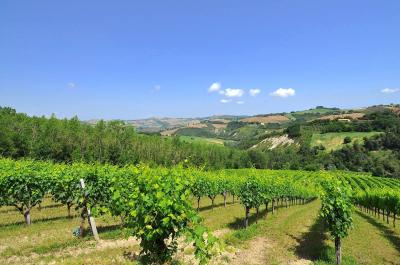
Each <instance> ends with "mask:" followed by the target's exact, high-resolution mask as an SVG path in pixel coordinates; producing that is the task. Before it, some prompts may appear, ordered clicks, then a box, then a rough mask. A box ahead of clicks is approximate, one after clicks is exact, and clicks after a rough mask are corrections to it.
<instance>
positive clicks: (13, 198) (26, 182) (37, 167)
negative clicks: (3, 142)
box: [0, 159, 51, 225]
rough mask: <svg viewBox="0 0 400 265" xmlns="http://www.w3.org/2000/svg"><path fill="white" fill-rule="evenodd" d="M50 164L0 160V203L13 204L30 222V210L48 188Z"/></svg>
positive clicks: (39, 201) (28, 222)
mask: <svg viewBox="0 0 400 265" xmlns="http://www.w3.org/2000/svg"><path fill="white" fill-rule="evenodd" d="M49 170H50V164H49V163H45V162H34V161H29V160H25V161H12V160H9V159H1V160H0V194H1V198H0V204H2V205H9V206H14V207H15V208H17V209H18V211H19V212H20V213H21V214H23V215H24V217H25V221H26V223H27V224H28V225H30V224H31V220H30V210H31V209H32V208H33V207H34V206H36V205H37V204H40V203H41V202H42V200H43V198H44V196H45V195H46V193H48V191H49V189H50V185H51V180H50V179H49V178H48V172H49Z"/></svg>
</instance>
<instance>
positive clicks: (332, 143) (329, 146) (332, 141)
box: [311, 132, 379, 151]
mask: <svg viewBox="0 0 400 265" xmlns="http://www.w3.org/2000/svg"><path fill="white" fill-rule="evenodd" d="M377 134H379V132H338V133H321V134H313V136H312V138H311V146H318V145H323V146H325V148H326V150H328V151H331V150H335V149H339V148H341V147H343V140H344V138H345V137H347V136H348V137H350V138H351V140H352V143H353V142H354V141H359V142H360V144H361V143H363V138H364V137H371V136H374V135H377Z"/></svg>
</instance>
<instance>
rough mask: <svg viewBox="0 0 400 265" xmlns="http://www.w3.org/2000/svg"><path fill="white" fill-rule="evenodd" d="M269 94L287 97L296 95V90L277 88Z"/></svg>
mask: <svg viewBox="0 0 400 265" xmlns="http://www.w3.org/2000/svg"><path fill="white" fill-rule="evenodd" d="M270 95H271V96H275V97H281V98H287V97H291V96H294V95H296V91H295V90H294V89H293V88H278V89H277V90H275V91H274V92H272V93H271V94H270Z"/></svg>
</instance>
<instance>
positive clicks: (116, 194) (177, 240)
mask: <svg viewBox="0 0 400 265" xmlns="http://www.w3.org/2000/svg"><path fill="white" fill-rule="evenodd" d="M82 183H84V185H82ZM399 190H400V181H398V180H395V179H389V178H377V177H372V176H370V175H368V174H361V173H352V172H341V171H332V172H330V171H320V172H307V171H290V170H256V169H237V170H233V169H226V170H218V171H204V170H201V169H195V168H190V167H186V166H185V165H182V166H179V167H173V168H161V167H160V168H150V167H148V166H146V165H139V166H125V167H118V166H111V165H100V164H94V165H91V164H84V163H74V164H68V165H67V164H55V163H51V162H38V161H32V160H11V159H0V194H1V197H0V206H2V208H0V212H1V215H3V216H5V215H7V214H12V215H13V218H14V217H15V220H14V222H13V223H4V221H6V220H8V219H9V217H7V218H5V219H3V218H1V219H0V226H2V227H3V228H4V229H3V230H4V231H2V232H0V238H2V242H1V243H0V258H1V259H0V261H1V260H3V262H4V263H13V262H15V260H14V259H15V257H16V256H20V255H22V256H24V253H19V252H18V251H17V250H15V249H13V247H9V246H8V245H7V242H6V241H4V242H3V239H4V238H5V237H11V236H12V234H13V232H15V230H18V229H21V227H22V229H23V231H28V230H30V229H31V230H34V229H35V228H34V227H35V226H39V227H40V229H41V230H40V231H43V230H45V229H46V219H43V218H42V219H40V218H37V217H36V216H35V214H37V215H38V216H43V215H44V214H45V212H46V211H50V210H52V209H53V208H57V209H64V208H65V215H64V216H65V217H64V218H66V220H67V221H68V223H70V225H73V224H74V225H75V226H74V229H72V230H73V231H70V232H69V233H68V232H67V233H66V234H67V236H66V237H67V238H69V240H70V239H71V238H72V239H73V242H74V243H73V245H77V246H80V245H81V244H84V243H85V242H87V241H88V240H89V241H91V242H92V240H93V236H94V237H95V238H96V234H97V231H96V230H97V229H95V226H94V227H93V224H92V223H90V224H91V225H90V226H88V225H87V220H88V219H90V220H92V219H93V218H95V219H96V221H99V226H98V228H99V234H100V242H102V240H104V239H109V238H110V237H111V238H115V237H116V238H119V237H122V238H123V237H124V236H125V237H127V238H131V240H134V242H133V241H132V242H131V241H129V239H128V240H127V241H126V242H131V245H127V246H126V248H127V249H130V250H131V251H132V249H133V250H136V252H137V254H135V255H133V256H132V257H131V259H125V260H124V261H123V262H120V263H125V262H128V261H129V260H133V261H134V262H141V263H144V264H153V263H154V264H163V263H170V262H172V261H174V262H175V261H176V260H179V257H180V256H179V255H182V253H181V252H182V249H184V248H183V247H182V244H186V246H189V249H190V250H186V252H190V253H189V254H188V256H193V257H194V258H193V259H192V260H191V261H190V262H194V263H200V264H207V263H214V264H219V263H223V259H229V258H228V257H227V254H226V253H228V252H229V249H230V248H231V246H230V243H232V241H234V239H233V238H235V237H239V238H240V237H241V236H244V237H246V236H248V234H251V233H252V231H255V230H257V229H258V230H260V231H262V229H264V228H262V227H263V226H264V225H265V226H267V225H266V224H265V222H272V221H270V220H275V221H276V222H278V220H277V219H276V218H278V217H277V216H278V214H282V213H283V212H285V211H287V212H290V211H295V210H291V209H301V210H302V212H304V214H305V213H306V211H307V208H315V207H316V206H318V205H321V206H320V207H317V208H319V214H318V218H320V219H321V220H322V223H323V224H324V225H323V227H324V230H326V231H329V232H330V234H331V235H332V237H330V239H332V240H333V241H334V244H335V250H336V253H335V255H334V257H335V258H334V260H335V262H337V263H341V261H342V251H341V249H342V248H346V247H349V248H351V247H352V246H346V244H345V243H344V244H342V242H343V239H345V238H346V237H347V236H348V235H349V233H351V231H352V229H353V228H354V229H356V225H355V224H354V223H355V222H354V220H353V217H354V216H358V215H359V214H363V215H365V216H366V218H372V220H374V221H375V220H376V222H378V221H379V220H382V221H384V224H385V225H386V228H385V229H393V230H391V231H393V233H394V234H393V235H392V241H393V242H394V244H397V243H399V242H400V238H399V234H398V230H396V229H397V228H395V226H396V220H397V219H398V216H399V215H400V192H399ZM205 205H206V206H205ZM232 207H235V208H232ZM229 211H231V213H229ZM233 212H235V214H236V216H235V228H234V229H235V231H234V232H232V233H231V234H230V235H227V236H225V237H221V236H218V234H219V233H220V231H218V230H217V232H215V230H216V228H220V227H221V226H220V224H218V222H221V223H224V222H225V221H226V220H220V219H218V215H219V213H224V214H232V213H233ZM17 213H18V214H19V216H20V220H18V219H17V217H16V216H17ZM58 214H62V213H58ZM299 214H301V212H299ZM221 216H222V217H226V218H230V217H227V216H224V215H223V214H221ZM229 216H230V215H229ZM50 218H52V217H50ZM58 218H60V217H54V220H50V221H49V220H47V221H49V222H50V223H51V222H57V221H59V219H58ZM274 218H275V219H274ZM60 219H63V218H60ZM41 220H42V221H41ZM356 221H357V220H356ZM371 222H372V221H371ZM110 223H111V225H110ZM49 225H50V224H49ZM107 227H112V228H115V230H114V231H118V233H117V232H113V230H107V229H106V228H107ZM258 230H257V231H258ZM213 232H215V233H213ZM22 233H24V232H22ZM39 233H41V232H39ZM214 234H215V235H214ZM59 236H61V235H59ZM350 236H351V235H350ZM104 237H106V238H104ZM55 238H57V236H55ZM132 238H133V239H132ZM28 240H32V239H28ZM55 240H56V241H57V239H55ZM64 240H65V239H64ZM183 241H184V242H185V243H183ZM333 241H332V242H333ZM67 242H68V243H67ZM111 242H112V241H111ZM115 242H120V241H115ZM70 244H72V243H71V241H68V240H67V241H65V242H64V243H62V242H54V243H53V246H52V247H49V248H48V249H46V248H45V249H40V250H36V251H33V252H34V253H36V256H37V255H39V256H40V255H43V256H44V257H46V255H45V254H46V253H47V252H51V250H52V248H56V249H59V250H60V249H62V248H64V247H71V245H70ZM95 244H96V243H95ZM97 244H100V245H101V243H97ZM110 244H112V243H110ZM115 244H117V243H115ZM118 244H121V243H118ZM124 246H125V245H124ZM396 247H397V249H398V245H397V246H396ZM398 251H400V250H398ZM179 253H180V254H179ZM25 254H26V253H25ZM398 254H399V253H398V252H397V257H398ZM27 255H28V254H27ZM108 255H109V254H108ZM112 255H114V256H116V259H118V258H119V257H121V258H123V257H124V255H123V252H121V253H113V254H112ZM228 256H229V255H228ZM395 256H396V254H395ZM28 257H29V255H28ZM84 257H85V256H83V261H84V260H85V258H84ZM47 258H48V256H47ZM317 258H320V257H317ZM113 260H114V259H113ZM65 261H66V260H65V257H64V258H63V259H62V261H60V262H65ZM114 261H116V260H114ZM343 261H344V262H345V263H346V262H348V260H346V257H345V259H344V260H343ZM180 262H181V263H182V262H184V264H185V263H190V262H189V261H186V262H185V261H182V260H181V261H180ZM225 262H227V261H226V260H225ZM382 262H383V263H384V261H382ZM28 263H29V262H28ZM77 263H80V262H79V261H78V262H77ZM94 263H96V262H94ZM107 263H114V262H113V261H110V262H107ZM117 263H119V261H118V262H117ZM228 263H229V261H228ZM350 263H351V262H350ZM355 263H356V262H355ZM399 263H400V259H397V258H396V257H394V259H393V261H392V264H399ZM370 264H373V263H370Z"/></svg>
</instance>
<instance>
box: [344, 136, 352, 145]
mask: <svg viewBox="0 0 400 265" xmlns="http://www.w3.org/2000/svg"><path fill="white" fill-rule="evenodd" d="M349 143H351V137H350V136H346V137H344V139H343V144H349Z"/></svg>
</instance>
